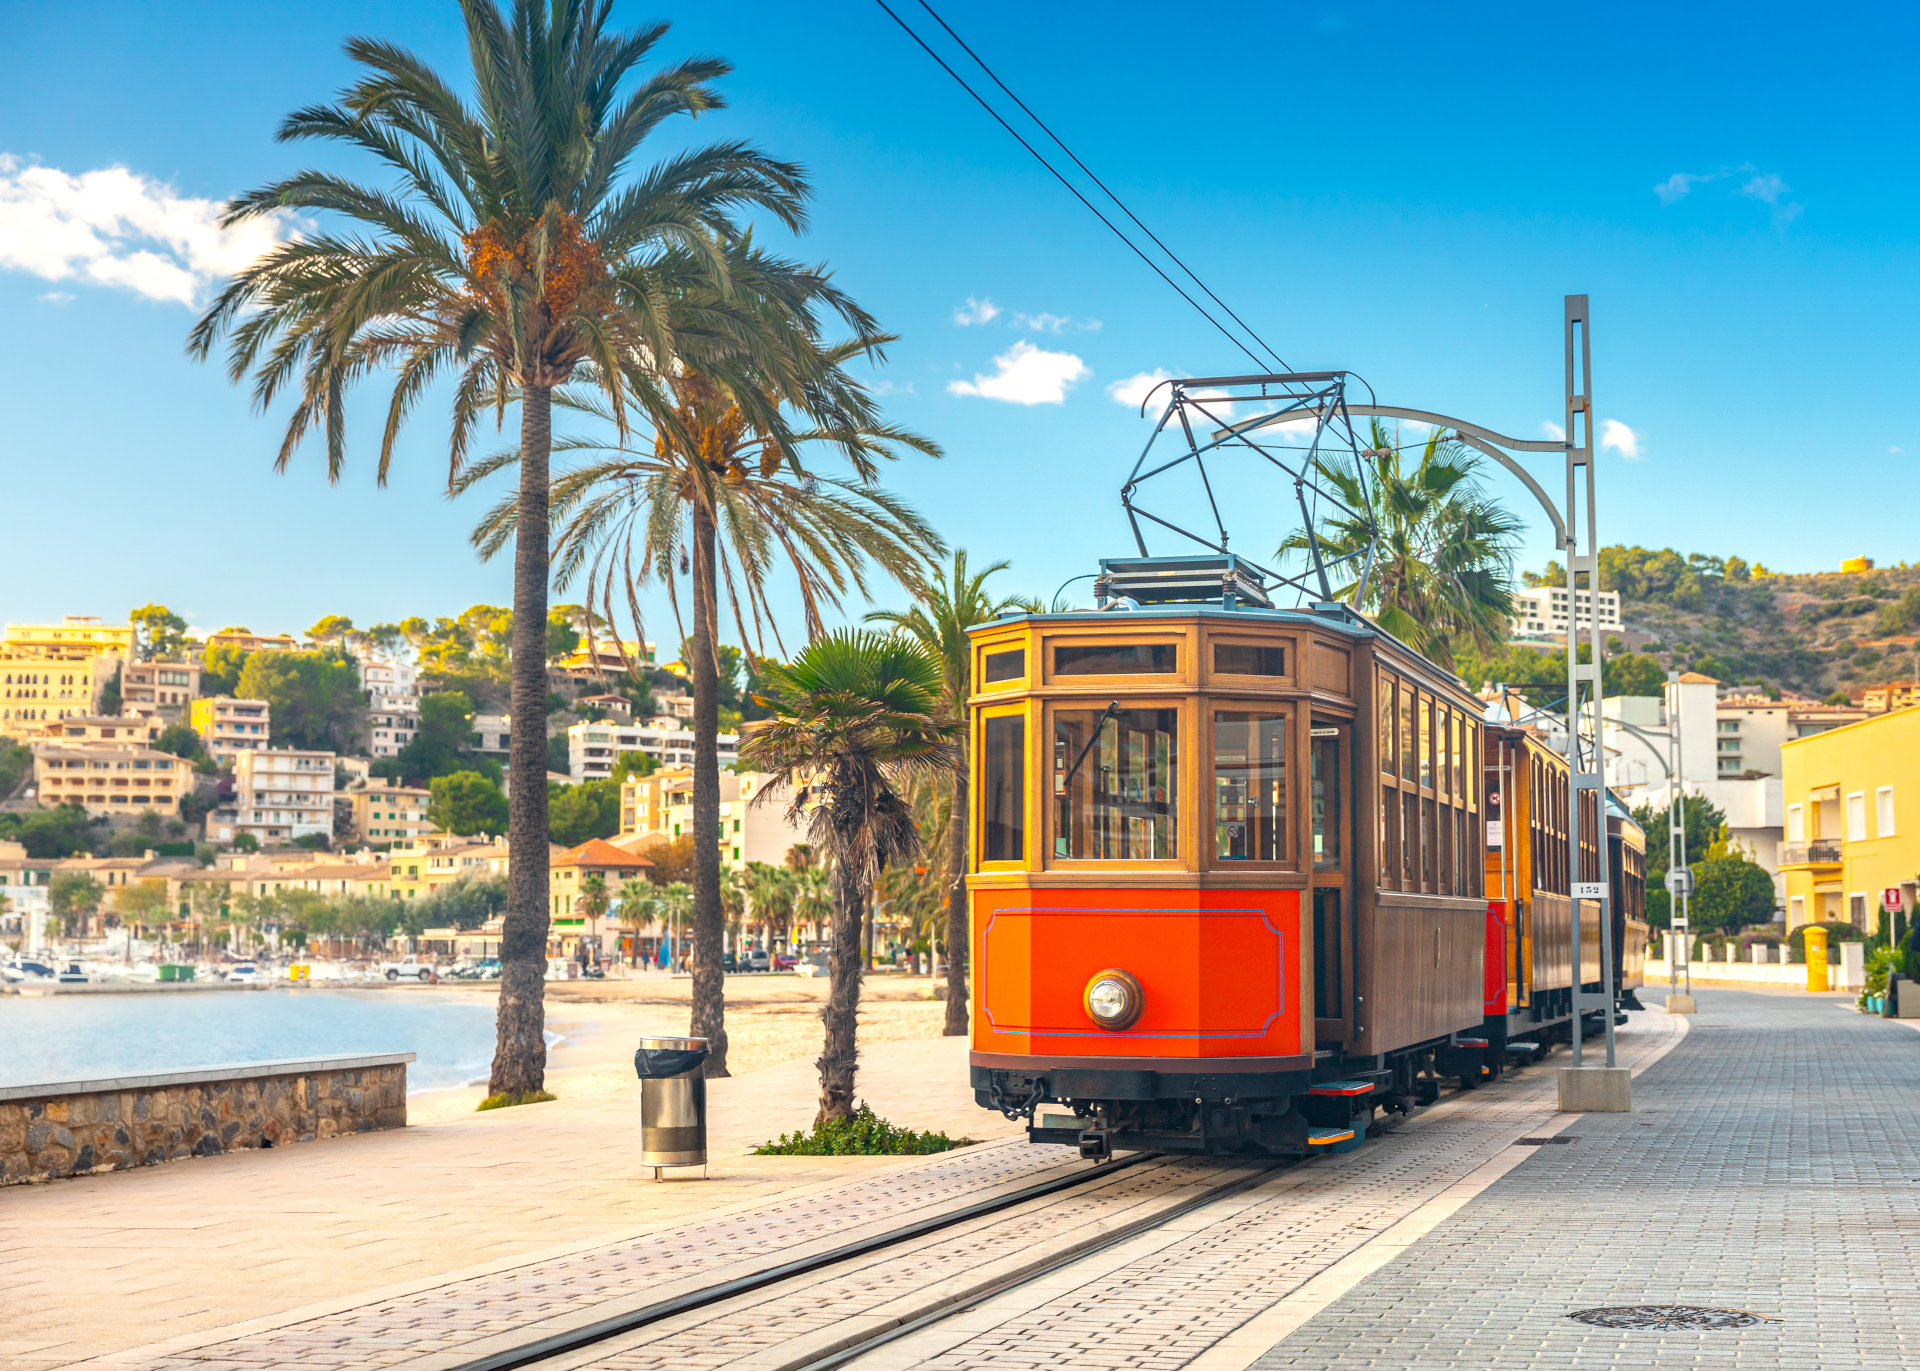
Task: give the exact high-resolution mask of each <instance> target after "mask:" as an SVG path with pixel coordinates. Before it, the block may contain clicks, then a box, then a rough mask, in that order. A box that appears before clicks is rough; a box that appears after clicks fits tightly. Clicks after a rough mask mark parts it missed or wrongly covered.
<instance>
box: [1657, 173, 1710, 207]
mask: <svg viewBox="0 0 1920 1371" xmlns="http://www.w3.org/2000/svg"><path fill="white" fill-rule="evenodd" d="M1711 179H1712V178H1711V177H1709V176H1701V175H1698V174H1696V173H1694V172H1689V171H1676V172H1675V173H1674V174H1673V175H1671V176H1669V177H1668V178H1667V179H1666V180H1664V181H1662V182H1661V183H1660V184H1659V185H1657V186H1655V187H1654V188H1653V193H1654V194H1655V195H1657V196H1659V197H1660V203H1661V204H1663V205H1671V204H1672V203H1673V202H1674V201H1676V200H1678V199H1680V198H1682V197H1683V196H1685V195H1686V193H1687V192H1688V191H1690V190H1692V189H1693V183H1694V182H1695V181H1708V180H1711Z"/></svg>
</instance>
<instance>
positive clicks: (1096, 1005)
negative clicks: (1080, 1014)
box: [1081, 967, 1147, 1029]
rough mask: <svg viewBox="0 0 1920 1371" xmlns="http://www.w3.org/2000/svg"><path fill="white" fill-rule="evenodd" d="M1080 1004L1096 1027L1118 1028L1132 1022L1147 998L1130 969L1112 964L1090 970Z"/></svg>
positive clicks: (1128, 1025)
mask: <svg viewBox="0 0 1920 1371" xmlns="http://www.w3.org/2000/svg"><path fill="white" fill-rule="evenodd" d="M1081 1003H1082V1004H1083V1005H1084V1006H1085V1007H1086V1011H1087V1017H1088V1018H1089V1019H1092V1020H1093V1021H1094V1022H1095V1023H1097V1024H1099V1025H1100V1027H1102V1028H1108V1029H1121V1028H1130V1027H1132V1026H1133V1021H1134V1020H1135V1019H1138V1018H1139V1017H1140V1011H1141V1010H1142V1009H1145V1008H1146V1006H1147V997H1146V995H1145V994H1143V993H1142V992H1141V990H1140V982H1139V981H1137V980H1135V979H1134V976H1133V973H1132V972H1131V971H1122V970H1120V969H1119V968H1118V967H1112V968H1109V969H1108V970H1106V971H1096V972H1095V973H1094V975H1093V979H1092V980H1090V981H1088V982H1087V988H1086V990H1085V991H1084V992H1083V993H1082V995H1081Z"/></svg>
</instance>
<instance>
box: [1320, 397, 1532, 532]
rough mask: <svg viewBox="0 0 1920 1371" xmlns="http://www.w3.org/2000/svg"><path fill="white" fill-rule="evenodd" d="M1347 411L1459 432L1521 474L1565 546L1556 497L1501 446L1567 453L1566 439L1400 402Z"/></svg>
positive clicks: (1349, 408)
mask: <svg viewBox="0 0 1920 1371" xmlns="http://www.w3.org/2000/svg"><path fill="white" fill-rule="evenodd" d="M1347 412H1348V413H1349V414H1364V415H1369V416H1373V417H1377V418H1381V419H1411V420H1413V421H1414V422H1415V423H1421V424H1432V425H1433V426H1434V427H1435V428H1444V429H1447V430H1449V431H1450V432H1452V433H1454V434H1456V435H1457V436H1458V437H1459V439H1460V441H1461V442H1463V443H1466V444H1467V445H1468V446H1469V447H1473V448H1477V449H1479V450H1480V451H1481V452H1484V453H1485V454H1486V455H1487V456H1489V457H1491V458H1493V460H1494V461H1496V462H1498V463H1499V464H1500V465H1501V466H1503V467H1505V468H1506V469H1507V470H1508V471H1510V472H1512V473H1513V475H1514V476H1516V477H1517V478H1519V481H1520V484H1521V485H1523V486H1525V487H1526V488H1527V489H1528V490H1530V491H1531V492H1533V498H1534V499H1536V500H1538V501H1539V502H1540V508H1541V509H1543V510H1545V511H1546V513H1547V518H1548V519H1550V520H1552V521H1553V544H1554V546H1555V547H1565V546H1566V545H1567V525H1566V521H1565V520H1564V519H1562V518H1561V517H1560V511H1559V509H1557V508H1556V507H1555V506H1554V503H1553V501H1552V500H1550V499H1549V498H1548V497H1547V492H1546V491H1544V490H1542V489H1541V488H1540V483H1539V482H1538V481H1536V480H1534V479H1533V477H1532V476H1531V475H1530V474H1528V472H1527V469H1526V468H1525V467H1523V466H1521V465H1520V464H1519V463H1518V462H1516V461H1514V460H1513V458H1511V457H1509V456H1507V454H1506V453H1504V452H1502V451H1500V449H1501V448H1502V447H1510V448H1513V449H1514V450H1515V451H1517V452H1558V453H1563V454H1564V453H1565V452H1566V450H1567V445H1566V444H1565V443H1564V442H1559V443H1556V442H1552V441H1547V440H1542V441H1539V442H1536V441H1534V440H1533V439H1530V438H1508V437H1506V436H1504V435H1503V434H1499V433H1495V432H1494V431H1493V430H1492V429H1488V428H1481V427H1480V426H1479V425H1478V424H1469V423H1467V422H1466V421H1465V420H1462V419H1455V418H1453V417H1452V416H1450V415H1446V414H1435V413H1434V412H1433V411H1432V410H1426V409H1403V408H1401V407H1400V406H1398V405H1351V404H1350V405H1348V406H1347Z"/></svg>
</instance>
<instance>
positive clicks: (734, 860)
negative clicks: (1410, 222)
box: [615, 768, 807, 871]
mask: <svg viewBox="0 0 1920 1371" xmlns="http://www.w3.org/2000/svg"><path fill="white" fill-rule="evenodd" d="M771 780H772V778H771V777H770V776H768V775H767V774H766V773H764V772H758V771H749V772H745V773H740V772H733V771H722V772H721V773H720V834H719V837H720V861H721V864H722V865H723V866H727V867H731V868H732V869H734V870H736V871H737V870H740V869H742V868H744V867H745V866H746V865H747V863H748V862H766V863H768V864H769V865H774V866H777V865H779V864H780V863H781V862H782V861H784V860H785V859H786V855H787V850H788V849H789V848H791V847H792V846H793V845H794V844H795V843H804V842H806V841H807V831H806V825H805V824H804V823H790V822H788V820H787V804H788V800H789V796H788V794H787V792H786V791H784V790H779V791H776V792H775V793H774V794H771V795H768V796H767V797H766V798H765V799H764V800H760V799H759V796H760V793H761V791H762V790H764V789H766V788H767V786H768V785H769V784H771ZM692 832H693V773H692V772H691V771H689V770H686V769H685V768H678V769H675V770H671V771H657V772H655V773H654V774H653V775H651V776H634V777H630V778H628V780H627V781H626V783H625V784H624V785H622V786H621V787H620V836H619V837H618V838H617V839H616V840H615V841H616V842H618V843H619V844H620V845H621V846H622V847H625V848H629V849H630V850H633V851H644V850H645V846H646V841H648V840H664V841H668V842H670V841H672V840H673V839H675V838H681V837H687V836H689V835H691V834H692Z"/></svg>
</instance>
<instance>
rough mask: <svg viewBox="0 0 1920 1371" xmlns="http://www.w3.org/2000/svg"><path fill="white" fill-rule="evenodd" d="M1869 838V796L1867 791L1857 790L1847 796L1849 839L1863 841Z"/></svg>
mask: <svg viewBox="0 0 1920 1371" xmlns="http://www.w3.org/2000/svg"><path fill="white" fill-rule="evenodd" d="M1866 840H1867V796H1866V792H1865V791H1858V790H1857V791H1855V792H1854V793H1853V794H1851V795H1849V796H1847V841H1848V842H1850V843H1863V842H1865V841H1866Z"/></svg>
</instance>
